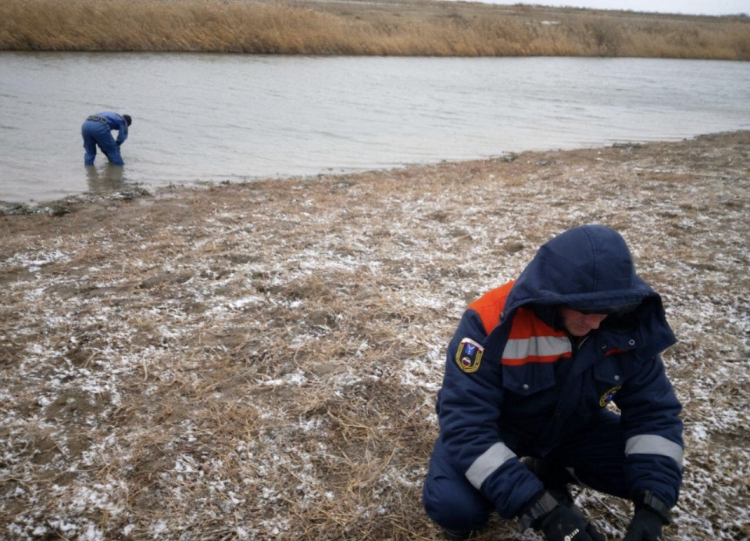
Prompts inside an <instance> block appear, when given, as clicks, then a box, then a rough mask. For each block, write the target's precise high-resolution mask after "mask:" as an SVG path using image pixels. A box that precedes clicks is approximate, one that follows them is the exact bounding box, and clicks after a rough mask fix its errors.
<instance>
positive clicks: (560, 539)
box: [520, 492, 605, 541]
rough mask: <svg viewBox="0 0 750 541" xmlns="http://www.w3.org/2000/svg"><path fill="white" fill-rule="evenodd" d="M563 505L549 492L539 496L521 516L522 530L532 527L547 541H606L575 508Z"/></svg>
mask: <svg viewBox="0 0 750 541" xmlns="http://www.w3.org/2000/svg"><path fill="white" fill-rule="evenodd" d="M573 507H574V508H573V509H571V508H569V507H566V506H564V505H561V504H560V503H559V502H558V501H557V500H555V498H553V497H552V496H551V495H550V493H549V492H544V493H542V494H541V495H540V496H538V497H537V498H536V499H535V500H534V501H533V502H532V503H531V504H530V505H529V506H528V507H527V508H526V510H525V511H524V512H523V513H522V514H521V517H520V518H521V528H522V529H525V528H526V527H528V526H531V527H532V528H534V529H535V530H537V531H541V532H543V533H544V537H545V538H546V539H547V541H605V539H604V536H602V534H600V533H599V532H598V531H597V529H596V528H594V526H592V525H591V524H589V523H588V522H586V519H584V518H583V516H582V515H581V514H580V511H579V510H578V509H577V508H575V506H573Z"/></svg>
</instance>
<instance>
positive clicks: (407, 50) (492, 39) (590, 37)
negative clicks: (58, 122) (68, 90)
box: [0, 0, 750, 60]
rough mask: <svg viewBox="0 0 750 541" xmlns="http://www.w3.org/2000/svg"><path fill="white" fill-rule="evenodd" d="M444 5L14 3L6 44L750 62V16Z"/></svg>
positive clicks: (7, 7) (22, 47)
mask: <svg viewBox="0 0 750 541" xmlns="http://www.w3.org/2000/svg"><path fill="white" fill-rule="evenodd" d="M438 4H439V3H436V2H424V3H421V4H420V3H417V4H416V8H415V4H414V3H410V4H408V6H409V11H410V16H408V17H402V16H401V13H400V12H399V6H400V4H399V3H398V2H396V3H393V4H388V6H389V7H388V10H387V11H376V10H367V9H364V8H363V7H362V6H365V5H366V4H364V3H362V4H359V6H357V3H356V2H353V3H351V4H348V5H350V6H352V7H351V8H346V9H345V8H341V9H339V10H338V11H336V10H331V9H329V10H328V11H326V10H323V9H317V8H316V6H315V4H312V3H310V4H305V3H263V2H244V1H233V0H230V1H223V0H66V1H60V0H3V2H1V3H0V50H14V51H28V50H32V51H41V50H44V51H193V52H224V53H254V54H272V53H276V54H313V55H393V56H613V57H627V56H631V57H664V58H667V57H668V58H701V59H725V60H750V19H748V18H745V17H694V18H690V17H666V16H659V15H656V14H654V15H653V16H638V17H636V16H632V17H627V16H624V15H622V14H627V13H628V12H613V13H620V14H621V16H617V17H615V16H611V15H609V14H608V12H602V11H589V10H565V9H560V10H557V11H555V12H554V15H555V20H554V21H550V20H542V19H540V18H539V17H534V16H531V15H530V16H527V17H524V16H523V13H522V14H521V16H519V14H518V13H514V14H513V16H509V15H508V13H507V11H506V12H504V11H502V10H500V9H495V10H492V9H486V10H478V11H468V8H467V7H466V6H472V5H473V4H465V3H460V4H456V3H447V2H444V3H443V5H438ZM444 4H453V5H452V6H445V5H444ZM406 5H407V4H401V6H406ZM329 7H330V6H329ZM422 9H423V10H424V15H423V16H422V14H421V11H420V10H422ZM528 13H530V14H533V10H529V11H528ZM546 13H549V10H547V12H546Z"/></svg>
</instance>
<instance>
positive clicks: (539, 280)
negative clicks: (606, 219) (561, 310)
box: [505, 225, 659, 314]
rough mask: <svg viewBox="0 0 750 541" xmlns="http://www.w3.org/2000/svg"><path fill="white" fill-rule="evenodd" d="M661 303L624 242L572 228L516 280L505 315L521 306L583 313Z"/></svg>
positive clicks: (608, 233) (592, 229)
mask: <svg viewBox="0 0 750 541" xmlns="http://www.w3.org/2000/svg"><path fill="white" fill-rule="evenodd" d="M650 297H653V298H656V299H659V296H658V295H657V294H656V293H655V292H654V290H653V289H651V287H650V286H649V285H648V284H646V283H645V282H644V281H643V280H641V279H640V278H639V277H638V276H637V275H636V273H635V266H634V265H633V258H632V256H631V255H630V250H629V249H628V246H627V244H626V243H625V240H624V239H623V238H622V236H621V235H620V234H619V233H617V232H616V231H615V230H613V229H610V228H608V227H605V226H600V225H584V226H580V227H575V228H573V229H569V230H568V231H565V232H564V233H561V234H560V235H558V236H557V237H555V238H553V239H552V240H550V241H549V242H547V243H546V244H544V245H543V246H542V247H541V248H540V249H539V251H538V252H537V254H536V256H535V257H534V259H533V260H532V261H531V263H529V264H528V265H527V266H526V268H525V269H524V271H523V272H522V273H521V275H520V276H519V277H518V280H516V283H515V284H514V286H513V289H512V290H511V292H510V294H509V295H508V299H507V302H506V305H505V312H506V314H507V313H510V312H513V311H515V310H516V309H517V308H518V307H519V306H524V305H530V304H531V305H535V306H538V307H551V306H560V305H565V306H568V307H571V308H574V309H578V310H589V311H596V310H597V309H599V310H605V309H608V308H610V307H613V306H622V305H630V304H639V303H641V302H642V301H643V300H644V299H647V298H650Z"/></svg>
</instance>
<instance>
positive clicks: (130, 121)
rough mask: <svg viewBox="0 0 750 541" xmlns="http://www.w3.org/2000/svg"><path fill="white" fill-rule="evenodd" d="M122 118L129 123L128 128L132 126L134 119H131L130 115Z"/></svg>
mask: <svg viewBox="0 0 750 541" xmlns="http://www.w3.org/2000/svg"><path fill="white" fill-rule="evenodd" d="M122 118H124V119H125V122H127V123H128V126H130V125H131V124H132V123H133V119H132V118H130V115H122Z"/></svg>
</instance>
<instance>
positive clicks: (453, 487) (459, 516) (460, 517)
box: [422, 476, 492, 530]
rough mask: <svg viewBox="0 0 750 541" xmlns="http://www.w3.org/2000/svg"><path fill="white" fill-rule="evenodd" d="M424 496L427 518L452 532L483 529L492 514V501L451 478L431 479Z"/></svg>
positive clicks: (425, 488) (427, 481)
mask: <svg viewBox="0 0 750 541" xmlns="http://www.w3.org/2000/svg"><path fill="white" fill-rule="evenodd" d="M466 485H468V483H467V484H466ZM422 497H423V503H424V508H425V512H426V513H427V516H428V517H430V518H431V519H432V520H434V521H435V522H437V523H438V524H439V525H440V526H442V527H444V528H449V529H453V530H478V529H481V528H482V527H484V526H485V525H486V524H487V521H488V520H489V517H490V513H491V511H492V506H491V504H490V502H489V501H488V500H487V499H486V498H485V497H484V496H482V494H481V493H480V492H479V491H478V490H475V489H474V488H473V487H471V486H470V485H468V486H461V485H460V484H457V483H456V482H454V481H453V480H451V479H450V478H448V477H442V476H437V477H428V478H427V480H426V481H425V486H424V490H423V494H422Z"/></svg>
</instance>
